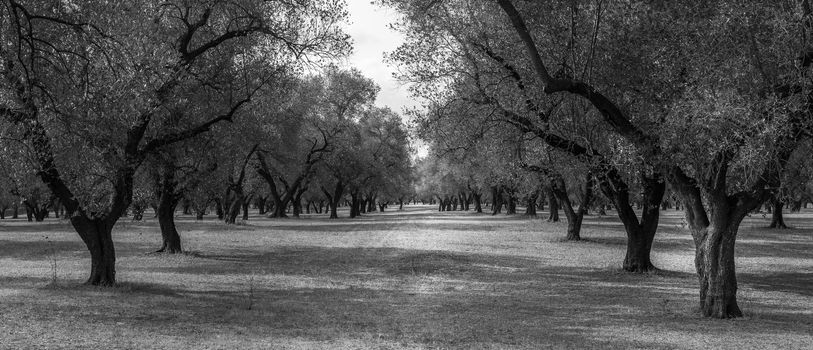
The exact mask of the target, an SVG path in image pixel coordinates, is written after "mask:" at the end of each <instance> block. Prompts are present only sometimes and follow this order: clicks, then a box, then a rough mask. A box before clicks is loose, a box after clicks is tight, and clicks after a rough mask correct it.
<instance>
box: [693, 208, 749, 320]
mask: <svg viewBox="0 0 813 350" xmlns="http://www.w3.org/2000/svg"><path fill="white" fill-rule="evenodd" d="M712 220H713V219H712ZM726 221H728V222H727V223H725V225H724V226H723V227H721V228H719V229H717V228H715V227H712V226H710V227H707V228H706V229H701V230H692V236H693V237H694V238H695V242H696V243H699V244H697V247H696V249H695V267H696V269H697V274H698V279H699V280H700V310H701V313H702V314H703V316H706V317H715V318H732V317H742V311H741V310H740V307H739V305H737V276H736V273H735V266H734V241H735V239H736V237H737V229H738V227H739V223H740V222H739V221H737V220H726ZM740 221H741V219H740Z"/></svg>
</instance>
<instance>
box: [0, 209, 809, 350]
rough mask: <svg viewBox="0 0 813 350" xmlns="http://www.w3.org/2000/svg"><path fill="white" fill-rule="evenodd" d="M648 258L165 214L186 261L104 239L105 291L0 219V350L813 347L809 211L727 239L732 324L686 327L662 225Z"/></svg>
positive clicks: (79, 264) (615, 248)
mask: <svg viewBox="0 0 813 350" xmlns="http://www.w3.org/2000/svg"><path fill="white" fill-rule="evenodd" d="M663 215H664V217H663V219H662V220H661V227H660V229H659V232H658V234H657V236H656V238H655V245H654V248H653V261H654V263H655V264H656V266H658V267H659V268H661V269H664V271H663V272H660V273H656V274H647V275H631V274H627V273H623V272H621V271H620V268H619V267H620V264H621V261H622V259H623V255H624V248H625V245H624V244H625V239H624V233H623V230H622V228H621V225H620V223H619V222H618V219H617V218H616V217H613V216H605V217H603V218H599V217H597V216H590V217H588V218H586V219H585V223H584V231H583V233H582V237H584V238H585V240H584V241H582V242H575V243H574V242H562V241H561V240H560V239H561V237H563V235H564V234H563V232H564V227H565V224H564V223H555V224H553V223H547V222H545V221H544V220H542V219H541V218H542V217H544V216H545V215H540V218H537V219H528V218H526V217H523V216H496V217H492V216H489V215H476V214H472V213H461V212H452V213H438V212H436V211H434V207H429V206H426V207H422V206H413V207H408V208H407V209H406V210H405V211H403V212H398V211H391V212H389V213H384V214H378V213H376V214H370V215H366V216H364V217H362V218H359V219H355V220H349V219H340V220H328V219H326V218H325V217H324V216H319V215H313V216H306V217H303V218H300V219H284V220H270V219H264V218H260V217H252V218H251V220H250V221H249V223H248V224H247V225H238V226H227V225H224V224H221V223H219V222H216V221H213V220H208V221H202V222H195V221H194V220H193V219H192V218H190V217H179V218H178V226H179V229H180V232H181V236H182V238H183V244H184V248H185V249H186V250H188V251H189V253H188V254H184V255H177V256H166V255H156V254H149V252H151V251H154V250H155V249H157V248H158V247H159V243H160V235H159V232H158V228H157V223H156V222H155V221H154V220H152V219H150V220H146V221H145V222H140V223H132V222H129V221H128V220H127V219H125V220H122V222H121V223H120V224H119V225H118V226H117V227H116V229H115V230H114V240H115V241H116V248H117V253H118V261H117V272H118V274H117V278H118V281H119V283H120V285H119V286H118V287H115V288H95V287H88V286H83V285H81V283H82V282H83V281H84V279H85V278H87V274H88V272H89V264H90V258H89V255H88V253H87V250H86V249H85V247H84V245H83V244H82V243H81V241H80V240H79V237H78V236H77V235H76V234H75V233H74V232H73V231H72V229H71V228H70V227H69V225H68V224H67V223H66V222H64V221H58V220H54V219H51V220H50V221H46V222H44V223H28V222H25V221H24V220H3V221H0V348H3V349H25V348H83V349H97V348H98V349H101V348H118V349H151V348H155V349H166V348H211V349H238V348H239V349H254V348H256V349H267V348H274V349H279V348H363V349H368V348H372V349H400V348H408V349H413V348H462V349H469V348H484V349H502V348H526V349H540V348H541V349H547V348H550V349H560V348H561V349H592V348H595V349H608V348H611V349H612V348H614V349H634V348H641V349H650V348H654V349H676V348H678V349H683V348H714V349H718V348H719V349H766V348H776V349H813V212H803V213H801V214H788V215H787V218H786V220H787V222H788V224H789V225H791V226H793V227H795V228H796V229H790V230H768V229H764V228H763V227H764V226H767V223H768V220H767V219H766V218H763V217H762V216H761V215H757V216H753V217H751V218H749V219H746V221H745V222H744V223H743V226H742V230H741V231H740V235H739V238H738V241H737V267H738V277H739V281H740V290H739V302H740V306H741V308H742V309H743V311H744V312H745V314H746V317H744V318H742V319H736V320H711V319H705V318H702V317H699V316H698V313H697V311H696V300H697V299H698V296H697V294H698V291H697V280H696V278H695V276H694V274H693V263H692V261H693V255H694V245H693V243H692V240H691V236H690V235H689V233H688V232H687V231H686V230H685V229H683V228H682V227H681V222H682V215H681V213H678V212H674V211H667V212H664V213H663Z"/></svg>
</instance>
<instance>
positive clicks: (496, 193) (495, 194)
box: [491, 186, 502, 215]
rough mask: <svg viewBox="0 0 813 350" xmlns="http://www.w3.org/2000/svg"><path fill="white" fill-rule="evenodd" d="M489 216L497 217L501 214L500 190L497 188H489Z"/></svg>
mask: <svg viewBox="0 0 813 350" xmlns="http://www.w3.org/2000/svg"><path fill="white" fill-rule="evenodd" d="M491 202H492V203H494V204H493V205H492V206H491V215H497V214H499V213H501V212H502V188H500V187H497V186H492V187H491Z"/></svg>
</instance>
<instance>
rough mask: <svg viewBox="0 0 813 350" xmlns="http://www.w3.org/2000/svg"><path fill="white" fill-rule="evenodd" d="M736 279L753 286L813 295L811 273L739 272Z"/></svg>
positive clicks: (768, 289)
mask: <svg viewBox="0 0 813 350" xmlns="http://www.w3.org/2000/svg"><path fill="white" fill-rule="evenodd" d="M737 279H738V280H739V281H740V282H741V283H746V284H748V286H750V287H753V288H758V289H762V290H765V291H783V292H790V293H796V294H801V295H806V296H813V273H804V272H774V273H770V274H759V275H758V274H753V273H740V274H737Z"/></svg>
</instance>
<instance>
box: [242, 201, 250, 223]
mask: <svg viewBox="0 0 813 350" xmlns="http://www.w3.org/2000/svg"><path fill="white" fill-rule="evenodd" d="M250 205H251V200H250V199H246V200H244V201H243V205H242V206H241V207H242V208H243V221H248V207H249V206H250Z"/></svg>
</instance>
